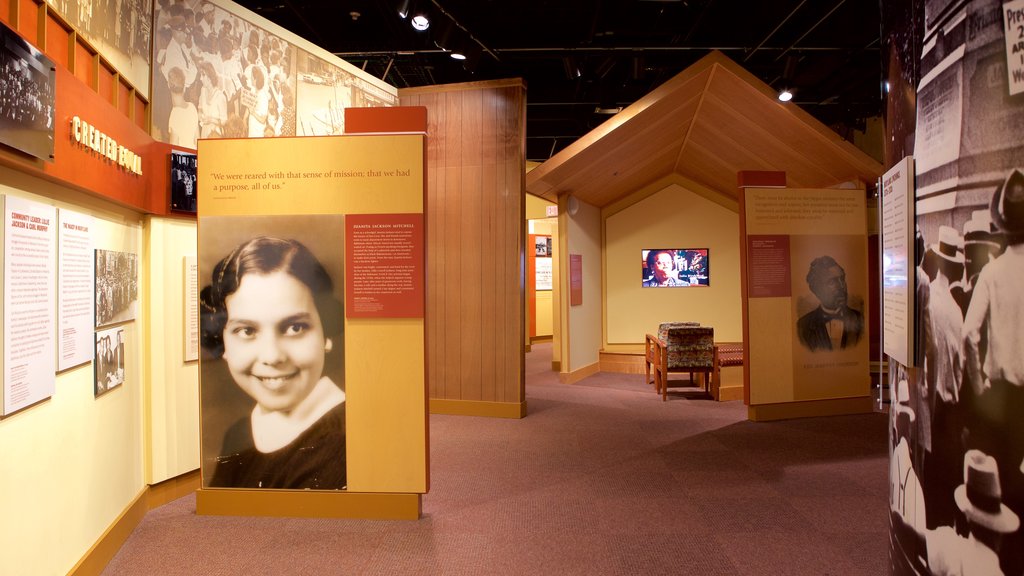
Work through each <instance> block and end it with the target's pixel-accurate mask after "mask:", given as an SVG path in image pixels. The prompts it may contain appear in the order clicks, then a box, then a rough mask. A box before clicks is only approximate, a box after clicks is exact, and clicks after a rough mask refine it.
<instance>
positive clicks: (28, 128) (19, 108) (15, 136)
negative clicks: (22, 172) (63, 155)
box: [0, 23, 56, 162]
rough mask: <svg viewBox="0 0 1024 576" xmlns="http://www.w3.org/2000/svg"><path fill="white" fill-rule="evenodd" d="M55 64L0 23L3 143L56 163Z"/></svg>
mask: <svg viewBox="0 0 1024 576" xmlns="http://www.w3.org/2000/svg"><path fill="white" fill-rule="evenodd" d="M55 75H56V73H55V70H54V67H53V62H52V61H51V60H50V59H49V58H47V57H46V56H44V55H43V53H42V52H40V51H39V50H37V49H36V48H35V47H34V46H32V45H31V44H29V43H28V42H26V41H25V40H24V39H23V38H22V37H21V36H18V34H17V33H15V32H14V31H13V30H11V29H10V28H8V27H7V26H5V25H4V24H3V23H0V142H2V143H3V144H6V145H7V146H10V147H11V148H15V149H17V150H20V151H22V152H24V153H26V154H30V155H32V156H35V157H36V158H40V159H42V160H46V161H47V162H51V161H53V116H54V79H55Z"/></svg>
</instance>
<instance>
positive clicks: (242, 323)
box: [199, 215, 347, 490]
mask: <svg viewBox="0 0 1024 576" xmlns="http://www.w3.org/2000/svg"><path fill="white" fill-rule="evenodd" d="M343 226H344V217H343V216H341V215H303V216H210V217H203V218H201V219H200V221H199V232H200V235H199V238H200V243H199V255H200V256H199V258H200V262H199V266H200V293H199V308H200V324H201V327H200V330H201V335H200V343H201V346H202V354H203V362H202V363H201V366H202V384H203V385H202V394H201V399H200V402H201V410H202V426H203V429H204V433H203V439H204V441H203V449H202V457H203V466H202V471H203V485H204V486H206V487H214V488H261V489H268V488H269V489H315V490H342V489H345V488H346V485H347V471H346V457H345V453H346V451H345V391H344V389H345V361H344V358H345V345H344V311H343V304H342V303H343V302H344V294H343V293H342V292H343V289H344V281H343V278H342V275H343V262H342V259H343V255H344V244H343V243H342V242H336V241H328V240H326V239H328V238H336V237H339V235H340V234H342V230H343Z"/></svg>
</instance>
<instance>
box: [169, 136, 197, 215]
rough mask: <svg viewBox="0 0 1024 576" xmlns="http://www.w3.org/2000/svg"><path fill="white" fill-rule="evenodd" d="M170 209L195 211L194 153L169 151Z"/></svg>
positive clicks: (193, 212)
mask: <svg viewBox="0 0 1024 576" xmlns="http://www.w3.org/2000/svg"><path fill="white" fill-rule="evenodd" d="M171 210H174V211H175V212H189V213H192V214H195V213H196V155H195V154H191V153H189V152H173V151H172V152H171Z"/></svg>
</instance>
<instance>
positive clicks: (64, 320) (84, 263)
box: [57, 210, 94, 371]
mask: <svg viewBox="0 0 1024 576" xmlns="http://www.w3.org/2000/svg"><path fill="white" fill-rule="evenodd" d="M92 227H93V219H92V216H89V215H86V214H81V213H78V212H72V211H70V210H61V211H60V226H59V227H58V228H57V244H58V248H59V250H58V251H57V253H58V256H59V258H58V262H57V268H58V283H57V326H58V333H57V346H58V350H59V352H58V354H57V370H58V371H62V370H67V369H68V368H72V367H74V366H78V365H79V364H85V363H86V362H88V361H90V360H92V358H93V337H92V333H93V318H92V315H93V301H92V297H93V289H92V283H93V274H94V271H93V263H94V260H93V244H92Z"/></svg>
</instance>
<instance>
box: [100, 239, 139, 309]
mask: <svg viewBox="0 0 1024 576" xmlns="http://www.w3.org/2000/svg"><path fill="white" fill-rule="evenodd" d="M138 262H139V258H138V255H136V254H132V253H130V252H114V251H112V250H96V285H95V287H96V327H97V328H100V327H102V326H109V325H111V324H118V323H121V322H129V321H131V320H135V316H136V308H137V307H138V304H139V264H138Z"/></svg>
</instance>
